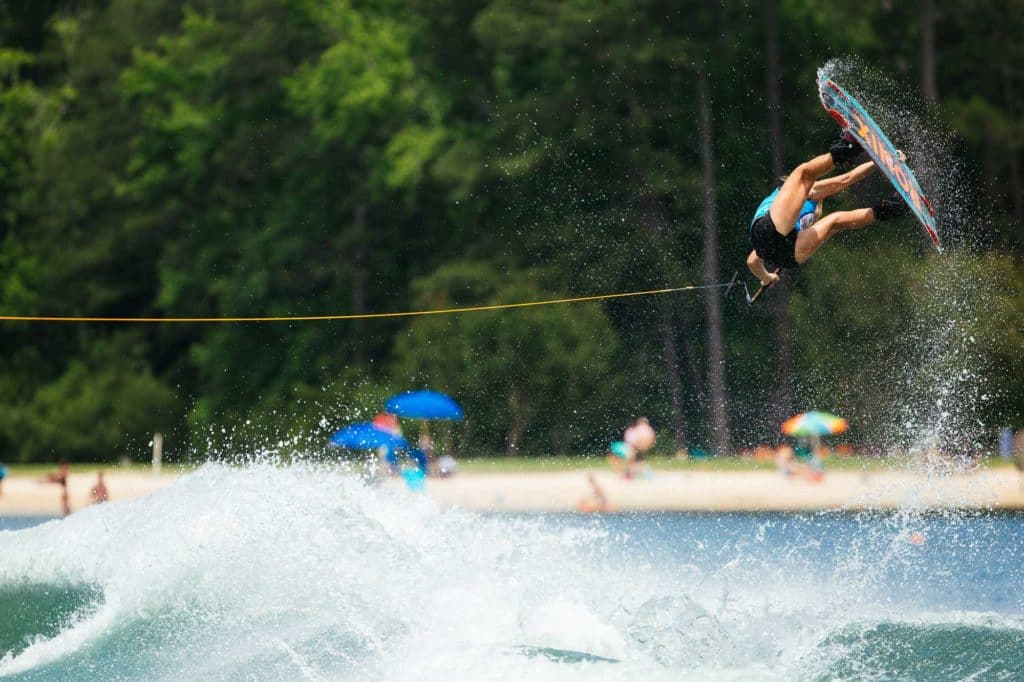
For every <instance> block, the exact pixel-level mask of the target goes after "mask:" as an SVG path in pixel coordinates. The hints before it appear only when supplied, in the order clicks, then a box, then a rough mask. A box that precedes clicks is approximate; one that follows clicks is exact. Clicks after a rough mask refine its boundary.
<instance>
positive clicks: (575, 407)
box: [393, 261, 621, 454]
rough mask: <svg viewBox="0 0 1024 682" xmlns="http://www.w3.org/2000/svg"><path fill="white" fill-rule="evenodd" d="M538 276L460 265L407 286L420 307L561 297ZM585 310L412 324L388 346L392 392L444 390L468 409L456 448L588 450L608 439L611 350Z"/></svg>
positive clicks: (613, 386) (612, 409)
mask: <svg viewBox="0 0 1024 682" xmlns="http://www.w3.org/2000/svg"><path fill="white" fill-rule="evenodd" d="M545 279H549V277H545V276H544V273H542V272H520V271H515V270H509V269H507V268H506V267H503V266H502V264H500V263H493V262H480V261H460V262H455V263H451V264H449V265H445V266H442V267H441V268H438V270H436V271H435V272H434V273H432V274H430V275H429V276H427V277H424V278H421V279H419V280H417V281H415V282H414V283H413V289H414V291H415V292H416V304H417V305H418V306H419V307H421V308H423V309H436V308H441V307H452V306H462V305H492V304H500V303H512V302H522V301H536V300H543V299H545V298H551V297H557V296H561V295H566V292H564V291H560V290H557V289H556V290H551V289H547V288H546V287H544V286H543V284H542V282H543V281H544V280H545ZM617 346H618V343H617V340H616V338H615V334H614V332H613V330H612V328H611V325H610V323H609V321H608V319H607V318H606V317H605V315H604V314H603V312H602V311H601V309H600V307H598V306H596V305H593V304H584V305H574V306H570V307H556V306H541V307H537V308H530V309H526V310H521V311H513V312H509V311H504V312H502V311H494V312H474V313H463V314H459V315H450V316H440V315H439V316H426V317H421V318H418V319H416V320H415V321H414V322H413V323H411V324H410V325H409V327H408V330H407V331H406V332H405V333H403V334H400V335H399V336H398V337H397V338H396V344H395V353H394V354H395V361H394V371H393V376H394V378H395V381H396V383H398V384H399V385H404V386H410V387H431V388H435V389H438V390H442V391H446V392H448V393H450V394H452V395H454V396H457V397H458V398H459V400H461V401H462V402H463V404H464V405H466V407H467V410H466V412H467V414H466V431H465V433H464V437H465V440H464V442H463V447H464V448H465V450H466V451H468V452H474V451H480V450H483V451H487V450H491V451H493V450H496V449H499V448H500V449H504V450H506V451H508V452H509V453H510V454H515V453H520V452H527V453H551V452H558V453H564V452H572V451H579V450H580V449H594V448H596V447H599V444H602V443H603V442H605V441H607V440H608V439H610V438H611V437H612V436H613V435H614V434H613V433H609V426H610V425H611V424H615V423H617V421H610V419H612V418H613V417H615V416H619V417H620V418H621V416H620V415H616V412H618V411H619V410H620V409H621V408H618V407H617V406H616V396H617V388H618V380H617V379H616V370H617V367H616V349H617Z"/></svg>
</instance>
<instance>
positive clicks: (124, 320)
mask: <svg viewBox="0 0 1024 682" xmlns="http://www.w3.org/2000/svg"><path fill="white" fill-rule="evenodd" d="M733 279H734V280H735V277H734V278H733ZM730 286H732V282H729V283H725V284H704V285H690V286H684V287H672V288H669V289H649V290H647V291H627V292H624V293H618V294H599V295H596V296H576V297H573V298H556V299H551V300H547V301H527V302H525V303H496V304H493V305H474V306H466V307H462V308H442V309H440V310H409V311H405V312H396V313H363V314H359V315H285V316H276V317H87V316H59V315H0V322H74V323H119V324H212V323H230V322H236V323H237V322H327V321H331V320H372V319H380V318H385V317H418V316H421V315H453V314H455V313H471V312H479V311H484V310H508V309H510V308H531V307H535V306H541V305H556V304H561V303H584V302H587V301H606V300H609V299H613V298H629V297H634V296H653V295H656V294H673V293H677V292H680V291H695V290H697V289H720V288H724V287H730Z"/></svg>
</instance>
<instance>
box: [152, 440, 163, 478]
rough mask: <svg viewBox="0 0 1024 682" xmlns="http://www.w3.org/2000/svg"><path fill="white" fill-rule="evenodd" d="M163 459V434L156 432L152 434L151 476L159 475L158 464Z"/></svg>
mask: <svg viewBox="0 0 1024 682" xmlns="http://www.w3.org/2000/svg"><path fill="white" fill-rule="evenodd" d="M163 458H164V434H162V433H160V432H159V431H157V432H156V433H154V434H153V476H159V475H160V464H161V463H162V462H163Z"/></svg>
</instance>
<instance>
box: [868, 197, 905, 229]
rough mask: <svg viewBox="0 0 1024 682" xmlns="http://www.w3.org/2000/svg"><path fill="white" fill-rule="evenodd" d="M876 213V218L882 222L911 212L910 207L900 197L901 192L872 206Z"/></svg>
mask: <svg viewBox="0 0 1024 682" xmlns="http://www.w3.org/2000/svg"><path fill="white" fill-rule="evenodd" d="M871 210H872V211H873V212H874V214H875V220H877V221H878V222H882V221H885V220H892V219H893V218H900V217H902V216H905V215H907V214H908V213H910V207H909V206H907V204H906V203H905V202H904V201H903V199H901V198H900V195H899V194H896V193H893V195H892V196H891V197H889V198H888V199H882V200H881V201H879V202H878V203H877V204H875V205H874V206H872V207H871Z"/></svg>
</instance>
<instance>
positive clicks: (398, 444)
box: [329, 422, 409, 450]
mask: <svg viewBox="0 0 1024 682" xmlns="http://www.w3.org/2000/svg"><path fill="white" fill-rule="evenodd" d="M329 442H330V444H331V445H334V446H337V447H339V448H352V449H354V450H376V449H377V448H379V447H382V446H383V447H387V448H390V449H391V450H408V449H409V443H408V441H406V440H405V439H404V438H402V437H401V436H396V435H394V434H392V433H388V432H387V431H383V430H381V429H378V428H377V427H376V426H374V425H373V424H371V423H370V422H358V423H356V424H349V425H348V426H346V427H345V428H343V429H342V430H340V431H338V432H337V433H335V434H334V435H333V436H331V440H330V441H329Z"/></svg>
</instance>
